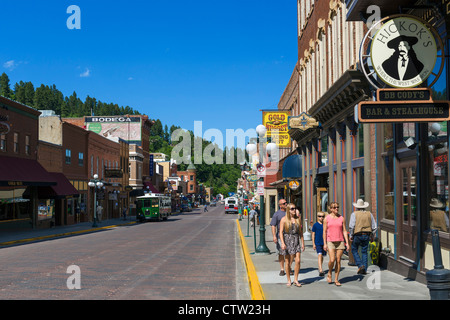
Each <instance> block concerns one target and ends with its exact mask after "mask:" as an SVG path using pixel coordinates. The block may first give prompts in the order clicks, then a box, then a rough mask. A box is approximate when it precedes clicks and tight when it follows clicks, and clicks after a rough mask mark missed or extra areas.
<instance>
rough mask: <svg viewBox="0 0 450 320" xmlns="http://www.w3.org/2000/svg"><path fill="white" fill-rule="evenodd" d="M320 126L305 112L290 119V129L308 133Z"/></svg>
mask: <svg viewBox="0 0 450 320" xmlns="http://www.w3.org/2000/svg"><path fill="white" fill-rule="evenodd" d="M318 126H319V122H318V121H317V120H316V119H314V118H313V117H311V116H310V115H308V114H306V113H305V112H303V113H301V114H300V115H298V116H295V117H289V129H300V130H302V131H306V130H308V129H313V128H317V127H318Z"/></svg>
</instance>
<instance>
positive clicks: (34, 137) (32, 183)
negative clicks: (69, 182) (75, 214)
mask: <svg viewBox="0 0 450 320" xmlns="http://www.w3.org/2000/svg"><path fill="white" fill-rule="evenodd" d="M40 114H41V113H40V112H39V111H37V110H34V109H32V108H30V107H27V106H25V105H23V104H20V103H17V102H15V101H12V100H9V99H7V98H4V97H0V229H2V228H6V229H8V228H39V227H46V226H47V224H46V222H47V221H48V220H49V219H48V215H49V212H50V215H51V214H52V211H51V210H52V208H54V207H53V203H52V202H51V200H50V199H49V198H40V197H39V193H41V192H43V191H44V190H45V189H46V188H52V187H54V186H56V185H57V181H56V180H55V178H54V177H53V176H51V175H50V173H49V172H47V170H45V169H44V168H43V167H42V165H41V164H40V163H39V162H38V161H37V150H38V145H39V143H38V123H39V120H38V119H39V115H40ZM44 216H45V217H44Z"/></svg>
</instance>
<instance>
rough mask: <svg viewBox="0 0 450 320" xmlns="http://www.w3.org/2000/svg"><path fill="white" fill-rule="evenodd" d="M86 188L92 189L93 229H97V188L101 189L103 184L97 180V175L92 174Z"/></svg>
mask: <svg viewBox="0 0 450 320" xmlns="http://www.w3.org/2000/svg"><path fill="white" fill-rule="evenodd" d="M88 186H89V187H91V188H94V224H93V225H92V227H93V228H97V188H102V187H103V182H101V181H100V180H99V179H98V174H94V179H91V180H90V181H89V182H88Z"/></svg>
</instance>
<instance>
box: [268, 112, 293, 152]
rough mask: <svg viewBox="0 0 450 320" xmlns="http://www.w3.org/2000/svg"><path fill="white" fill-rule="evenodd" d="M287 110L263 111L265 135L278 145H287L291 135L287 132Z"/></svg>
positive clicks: (288, 113) (289, 143) (289, 142)
mask: <svg viewBox="0 0 450 320" xmlns="http://www.w3.org/2000/svg"><path fill="white" fill-rule="evenodd" d="M289 115H290V112H289V111H263V125H264V126H265V127H266V128H267V137H271V138H272V142H273V143H276V144H277V145H278V147H281V148H282V147H289V146H290V145H291V137H290V136H289V134H288V130H289V129H288V118H289Z"/></svg>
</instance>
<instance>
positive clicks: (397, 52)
mask: <svg viewBox="0 0 450 320" xmlns="http://www.w3.org/2000/svg"><path fill="white" fill-rule="evenodd" d="M437 54H438V52H437V45H436V40H435V37H434V34H433V32H432V31H431V30H430V28H429V27H428V26H426V25H425V23H424V22H422V21H421V20H419V19H416V18H415V17H412V16H399V17H396V18H393V19H390V20H387V21H386V22H385V23H384V24H383V25H382V26H381V27H380V29H379V30H378V32H377V33H376V34H375V36H374V37H373V39H372V44H371V49H370V58H371V60H372V65H373V68H374V70H375V72H376V74H377V76H378V78H379V79H381V81H383V82H384V83H386V84H387V85H389V86H391V87H396V88H411V87H415V86H418V85H420V84H421V83H422V82H424V81H425V80H426V79H427V78H428V77H429V76H430V74H431V73H432V72H433V69H434V66H435V64H436V58H437Z"/></svg>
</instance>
